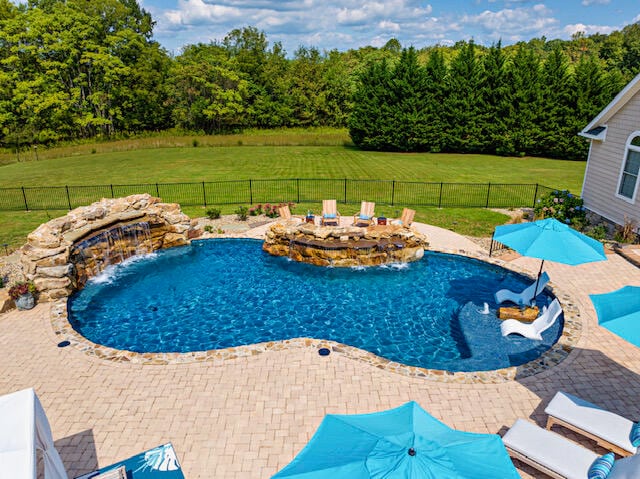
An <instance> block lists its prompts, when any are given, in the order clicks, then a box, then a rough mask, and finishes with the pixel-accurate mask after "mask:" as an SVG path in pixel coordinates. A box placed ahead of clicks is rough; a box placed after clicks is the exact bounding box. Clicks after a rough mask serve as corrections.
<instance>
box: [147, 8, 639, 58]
mask: <svg viewBox="0 0 640 479" xmlns="http://www.w3.org/2000/svg"><path fill="white" fill-rule="evenodd" d="M139 1H140V2H141V4H143V5H144V6H145V8H147V9H148V10H149V11H150V12H151V13H152V15H153V17H154V19H155V20H156V21H157V25H156V28H155V36H156V39H158V40H159V41H160V42H161V43H162V44H163V45H165V46H167V48H169V49H172V48H173V49H174V51H175V50H176V49H178V48H179V47H180V46H181V45H184V44H190V43H196V42H209V41H216V40H221V39H222V38H224V36H225V35H226V34H227V33H229V32H230V31H231V30H233V29H234V28H242V27H245V26H250V25H251V26H255V27H257V28H258V29H259V30H262V31H264V32H265V33H266V35H267V39H268V40H269V42H271V43H274V42H281V43H282V44H283V45H284V47H285V49H286V50H287V52H289V54H291V53H293V52H294V51H295V50H296V49H297V48H298V47H299V46H300V45H305V46H314V47H317V48H319V49H320V50H323V49H324V50H330V49H333V48H338V49H340V50H346V49H348V48H358V47H361V46H365V45H379V46H381V45H384V44H385V43H386V42H387V41H388V40H389V39H390V38H397V39H398V40H399V41H400V43H401V44H402V45H403V46H410V45H413V46H416V47H417V48H422V47H424V46H429V45H433V44H436V43H439V44H445V45H446V44H453V43H455V42H457V41H459V40H470V39H472V38H473V39H474V40H475V41H476V42H477V43H479V44H484V45H489V44H491V43H493V42H495V41H496V40H498V39H502V41H503V44H504V45H507V44H511V43H515V42H518V41H521V40H525V41H526V40H529V39H531V38H534V37H541V36H545V37H547V38H549V39H551V38H570V36H571V35H572V34H573V33H575V32H576V31H585V32H586V33H587V34H591V33H595V32H600V33H607V32H611V31H613V30H615V29H620V28H622V27H623V26H624V25H625V24H627V23H628V22H629V18H630V16H631V15H630V13H629V11H631V12H633V11H634V10H635V11H636V12H637V6H636V5H637V4H636V3H634V2H637V0H617V1H618V2H622V3H629V2H631V4H633V8H631V7H627V8H626V14H625V12H622V10H625V9H624V8H623V7H622V5H621V8H620V10H621V12H622V13H621V12H618V11H617V10H616V12H617V13H615V14H616V15H623V19H621V20H620V21H619V23H618V20H617V18H616V19H614V18H613V17H608V18H605V17H603V15H602V12H600V13H598V11H597V10H596V9H595V8H573V9H568V7H567V8H564V7H562V6H560V5H561V3H562V1H563V0H556V1H555V2H551V1H548V2H544V0H472V1H467V2H459V1H448V2H447V1H442V0H441V1H440V2H434V3H435V6H432V5H431V4H430V3H427V2H428V1H429V0H139ZM432 1H433V0H432ZM565 1H566V0H565ZM168 2H177V5H176V6H174V7H173V8H171V9H166V8H164V9H163V8H161V7H160V4H165V5H166V4H167V3H168ZM580 2H582V3H583V4H584V5H587V4H588V5H596V4H605V3H608V2H610V0H577V1H575V4H574V5H579V4H580ZM613 3H614V2H611V4H613ZM551 5H554V7H553V8H554V9H552V8H551V7H550V6H551ZM607 10H608V11H610V13H612V14H613V13H614V11H613V9H611V8H607ZM639 20H640V15H638V16H636V18H635V19H634V20H633V21H634V22H636V21H639ZM604 23H608V24H609V25H615V26H606V25H601V24H604Z"/></svg>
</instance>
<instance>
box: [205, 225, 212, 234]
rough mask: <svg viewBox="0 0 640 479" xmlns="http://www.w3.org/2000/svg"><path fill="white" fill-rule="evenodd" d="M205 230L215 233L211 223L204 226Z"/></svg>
mask: <svg viewBox="0 0 640 479" xmlns="http://www.w3.org/2000/svg"><path fill="white" fill-rule="evenodd" d="M204 231H205V232H206V233H213V226H211V225H206V226H205V227H204Z"/></svg>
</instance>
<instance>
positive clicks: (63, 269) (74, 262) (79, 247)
mask: <svg viewBox="0 0 640 479" xmlns="http://www.w3.org/2000/svg"><path fill="white" fill-rule="evenodd" d="M140 225H144V228H140V227H139V226H140ZM139 230H140V231H142V230H144V234H143V233H140V232H139ZM112 232H115V233H117V234H112ZM201 234H202V231H200V230H199V228H198V225H197V223H194V222H192V220H191V218H189V217H188V216H187V215H185V214H184V213H182V211H181V210H180V205H178V204H174V203H162V202H161V200H160V199H159V198H155V197H152V196H151V195H148V194H139V195H131V196H127V197H125V198H103V199H102V200H100V201H98V202H96V203H93V204H91V205H88V206H82V207H79V208H76V209H74V210H72V211H69V213H67V214H66V215H65V216H63V217H61V218H55V219H53V220H51V221H49V222H48V223H45V224H43V225H40V226H39V227H38V228H37V229H36V230H35V231H33V232H32V233H31V234H29V236H28V237H27V244H26V245H25V246H23V247H22V248H21V250H20V262H21V264H22V268H23V271H24V273H25V274H26V276H27V278H28V279H31V280H33V281H34V283H35V285H36V288H37V289H38V292H39V297H40V299H41V300H45V301H46V300H52V299H58V298H61V297H65V296H68V295H70V294H71V293H72V292H73V291H74V290H75V289H76V288H78V287H82V285H84V283H85V282H86V280H87V279H88V278H89V277H91V275H93V274H96V273H97V272H99V270H100V268H102V267H104V266H105V265H108V264H114V263H117V262H118V261H120V260H121V259H123V258H124V257H127V256H130V255H132V254H136V252H138V251H141V250H146V251H153V250H156V249H160V248H168V247H172V246H179V245H184V244H187V243H188V242H189V240H190V239H192V238H197V237H199V236H200V235H201ZM114 237H117V238H116V239H115V240H114ZM140 242H142V243H143V244H142V245H141V244H139V243H140ZM133 243H135V244H133ZM114 245H115V246H116V247H117V248H119V251H118V252H117V254H114V252H113V251H110V250H113V248H114ZM85 248H86V250H85Z"/></svg>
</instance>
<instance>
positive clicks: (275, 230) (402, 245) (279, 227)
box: [262, 223, 429, 267]
mask: <svg viewBox="0 0 640 479" xmlns="http://www.w3.org/2000/svg"><path fill="white" fill-rule="evenodd" d="M428 246H429V243H428V241H427V238H426V236H424V235H422V234H420V233H418V232H417V231H415V230H414V229H412V228H407V227H403V226H399V225H388V226H374V227H369V228H359V227H354V226H346V227H333V226H314V225H308V224H306V223H302V224H299V225H296V224H292V223H275V224H273V225H272V226H271V227H270V228H269V229H268V230H267V234H266V237H265V241H264V243H263V246H262V249H263V250H264V251H266V252H268V253H269V254H272V255H274V256H288V257H290V258H291V259H293V260H295V261H300V262H305V263H310V264H314V265H316V266H344V267H351V266H374V265H380V264H385V263H398V262H404V263H406V262H410V261H416V260H418V259H420V258H422V256H423V255H424V249H425V248H426V247H428Z"/></svg>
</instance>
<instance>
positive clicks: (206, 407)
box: [0, 225, 640, 479]
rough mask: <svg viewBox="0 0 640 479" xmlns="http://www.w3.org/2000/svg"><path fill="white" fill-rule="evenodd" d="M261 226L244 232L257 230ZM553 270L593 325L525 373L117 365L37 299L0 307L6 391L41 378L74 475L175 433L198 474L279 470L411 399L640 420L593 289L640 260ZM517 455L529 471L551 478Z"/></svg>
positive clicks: (298, 360)
mask: <svg viewBox="0 0 640 479" xmlns="http://www.w3.org/2000/svg"><path fill="white" fill-rule="evenodd" d="M416 226H417V227H418V228H419V229H420V230H421V231H424V232H425V233H426V234H427V235H428V236H429V240H430V242H431V244H432V245H433V246H435V247H438V248H447V249H451V248H454V249H461V250H466V251H482V250H481V248H480V247H479V246H477V245H476V244H475V243H473V242H471V241H469V240H468V239H466V238H464V237H462V236H459V235H457V234H454V233H451V232H450V231H446V230H442V229H439V228H435V227H431V226H426V225H416ZM264 228H265V227H264V226H263V227H260V228H256V229H255V230H252V231H250V232H248V233H246V235H247V236H260V235H261V234H262V233H263V232H264ZM513 263H514V264H517V265H519V266H520V267H522V268H525V269H527V270H529V271H531V272H532V273H535V272H537V269H538V267H539V261H538V260H534V259H530V258H517V259H514V260H513ZM545 268H546V270H547V271H548V272H549V275H550V277H551V279H552V281H553V282H554V283H556V284H561V285H562V286H563V289H564V290H566V291H568V292H570V293H571V294H572V295H573V298H574V299H575V302H576V304H577V306H578V308H579V309H580V312H581V315H582V318H583V322H584V329H583V333H582V336H581V338H580V341H579V342H578V347H577V348H576V349H575V350H574V351H573V352H572V353H571V354H570V355H569V357H568V358H567V359H566V360H565V361H563V362H562V363H561V364H560V365H558V366H556V367H554V368H552V369H550V370H548V371H545V372H543V373H541V374H538V375H535V376H531V377H528V378H524V379H522V380H518V381H512V382H508V383H503V384H452V383H443V382H437V381H433V380H425V379H418V378H410V377H407V376H403V375H400V374H395V373H393V372H388V371H384V370H380V369H377V368H374V367H371V366H369V365H367V364H365V363H361V362H358V361H354V360H351V359H348V358H346V357H343V356H341V355H340V354H331V355H330V356H327V357H320V356H319V355H318V354H317V353H315V352H314V351H313V350H310V349H303V348H300V349H292V350H287V351H277V352H276V351H270V352H266V353H263V354H258V355H256V356H253V357H246V358H238V359H234V360H230V361H226V362H225V363H224V364H222V365H217V364H212V363H190V364H178V365H167V366H150V365H146V366H142V365H136V364H123V363H113V362H109V361H104V360H98V359H94V358H91V357H89V356H87V355H86V354H84V353H83V352H81V351H79V350H76V349H74V348H73V347H67V348H58V347H56V344H57V342H58V340H57V338H56V337H55V335H54V334H53V331H52V329H51V325H50V320H49V312H48V311H49V305H48V304H39V305H38V306H36V308H35V309H33V310H31V311H26V312H18V311H15V310H14V311H11V312H9V313H5V314H2V315H0V331H2V333H1V334H0V394H5V393H9V392H12V391H16V390H19V389H23V388H27V387H34V388H35V390H36V392H37V394H38V395H39V397H40V399H41V401H42V404H43V406H44V408H45V411H46V412H47V415H48V417H49V420H50V422H51V426H52V430H53V436H54V439H55V440H56V446H57V447H58V450H59V451H60V454H61V457H62V460H63V462H64V464H65V466H66V467H67V470H68V472H69V475H70V477H73V476H74V475H79V474H81V473H84V472H88V471H90V470H92V469H94V468H96V467H98V466H105V465H108V464H110V463H113V462H115V461H117V460H120V459H123V458H126V457H128V456H131V455H133V454H135V453H138V452H140V451H142V450H145V449H148V448H151V447H154V446H156V445H159V444H162V443H164V442H166V441H171V442H173V444H174V447H175V449H176V451H177V453H178V456H179V458H180V460H181V463H182V466H183V470H184V473H185V476H186V477H187V478H189V479H194V478H238V479H240V478H243V479H245V478H256V479H258V478H268V477H270V476H271V475H272V474H274V473H275V472H276V471H277V470H278V469H280V468H281V467H283V466H284V465H285V464H287V463H288V462H289V461H290V460H291V459H292V458H293V457H294V455H295V454H296V453H297V452H298V451H299V450H300V449H301V448H302V447H303V446H304V445H305V444H306V442H307V441H308V440H309V438H310V437H311V435H312V434H313V432H314V431H315V429H316V427H317V426H318V424H319V423H320V421H321V419H322V418H323V416H324V415H325V414H327V413H364V412H372V411H377V410H381V409H387V408H391V407H395V406H398V405H400V404H402V403H404V402H406V401H409V400H415V401H417V402H418V403H419V404H420V405H422V406H423V407H424V408H425V409H426V410H427V411H429V412H430V413H431V414H433V415H434V416H436V417H437V418H439V419H441V420H442V421H444V422H445V423H447V424H448V425H450V426H452V427H455V428H459V429H464V430H468V431H475V432H489V433H497V432H504V431H505V430H506V429H507V428H508V427H509V426H510V425H511V424H512V423H513V422H514V421H515V419H516V418H519V417H523V418H529V419H530V420H532V421H535V422H537V423H538V424H539V425H544V423H545V421H546V417H545V415H544V412H543V410H544V407H545V406H546V404H547V403H548V401H549V400H550V398H551V397H552V396H553V394H555V392H556V391H557V390H560V389H562V390H565V391H567V392H570V393H573V394H575V395H578V396H580V397H583V398H584V399H587V400H589V401H591V402H594V403H597V404H600V405H602V406H604V407H606V408H608V409H610V410H612V411H615V412H617V413H619V414H622V415H624V416H626V417H628V418H631V419H638V418H640V403H638V400H637V398H638V397H640V350H639V349H638V348H636V347H634V346H632V345H631V344H629V343H627V342H625V341H624V340H622V339H620V338H618V337H617V336H615V335H613V334H612V333H610V332H609V331H607V330H605V329H603V328H600V327H598V325H597V319H596V316H595V312H594V310H593V307H592V305H591V302H590V300H589V298H588V294H590V293H603V292H607V291H611V290H614V289H617V288H619V287H622V286H624V285H626V284H632V285H640V269H638V268H636V267H634V266H632V265H631V264H629V263H628V262H626V261H625V260H624V259H622V258H621V257H619V256H617V255H610V256H609V257H608V261H606V262H600V263H592V264H587V265H582V266H575V267H571V266H565V265H560V264H555V263H551V262H546V263H545ZM239 300H241V298H239ZM560 432H561V433H562V434H563V435H565V436H567V437H571V438H574V439H576V440H580V441H583V440H581V439H579V438H577V437H576V436H574V435H572V434H571V433H570V432H569V431H566V430H561V431H560ZM585 444H587V445H588V446H589V447H592V448H594V447H595V446H594V445H593V444H590V443H588V442H585ZM594 450H596V451H598V449H597V448H595V449H594ZM516 465H517V466H518V468H519V470H520V471H521V473H522V475H523V477H544V476H542V475H536V473H534V472H533V471H532V470H531V469H528V468H526V467H524V466H522V465H521V464H519V463H516Z"/></svg>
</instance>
